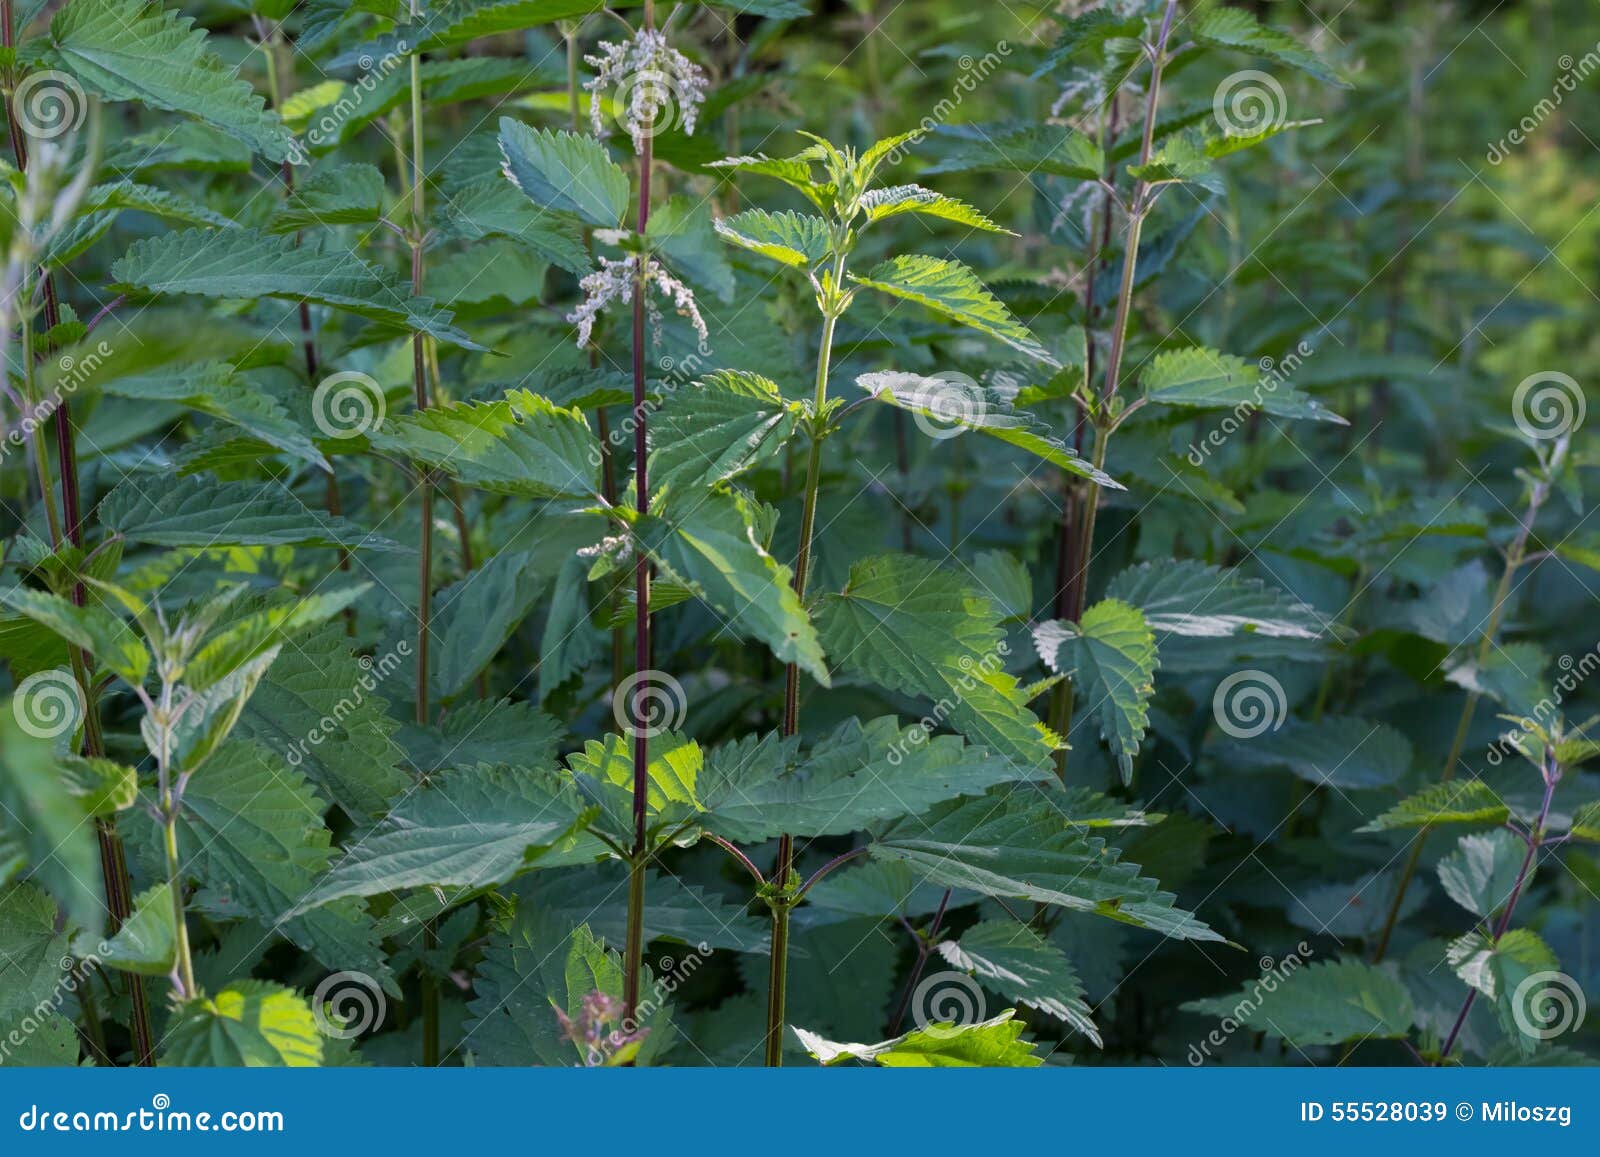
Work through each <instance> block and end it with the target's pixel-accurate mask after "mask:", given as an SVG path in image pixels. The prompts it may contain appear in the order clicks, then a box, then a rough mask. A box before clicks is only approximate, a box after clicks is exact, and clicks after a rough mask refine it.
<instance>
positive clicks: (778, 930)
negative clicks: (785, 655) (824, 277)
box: [766, 252, 846, 1068]
mask: <svg viewBox="0 0 1600 1157" xmlns="http://www.w3.org/2000/svg"><path fill="white" fill-rule="evenodd" d="M845 258H846V254H845V253H843V252H840V253H838V254H837V255H836V256H835V257H834V261H833V282H832V284H831V285H830V286H829V287H828V289H829V292H830V293H833V294H837V293H838V292H839V287H840V286H842V285H843V284H844V266H845ZM840 312H841V308H840V307H839V306H838V305H837V304H835V303H833V302H829V303H828V304H827V305H826V307H825V308H824V309H823V312H822V338H821V341H820V343H819V345H818V349H817V377H816V383H815V385H814V388H813V411H814V412H813V422H814V423H820V422H821V421H822V411H823V407H824V406H826V405H827V402H828V370H829V367H830V365H831V363H832V361H833V331H834V328H835V327H836V326H837V325H838V322H839V314H840ZM826 437H827V435H826V434H825V433H824V432H823V430H822V428H821V426H820V425H818V424H814V425H813V427H812V431H811V450H810V453H809V454H808V455H807V456H806V488H805V495H804V498H803V499H802V503H801V508H800V548H799V550H798V551H797V552H796V554H795V561H794V593H795V595H796V596H798V598H799V599H800V601H801V602H802V603H804V602H805V598H806V580H807V579H808V578H809V577H810V571H811V539H812V536H813V534H814V533H815V531H816V525H817V493H818V491H819V490H820V489H821V486H822V443H823V441H824V440H825V439H826ZM783 734H784V735H798V734H800V668H799V666H798V665H797V664H794V663H789V664H788V665H786V666H785V668H784V678H783ZM793 874H794V838H793V837H792V836H790V835H789V834H788V833H785V834H784V835H783V836H781V837H780V838H779V840H778V866H777V868H776V870H775V871H774V872H773V877H772V880H773V883H774V884H775V885H776V888H777V894H776V895H774V896H773V897H772V898H771V899H770V900H769V901H768V903H769V904H770V906H771V908H772V958H771V962H770V966H769V968H768V973H767V1042H766V1063H767V1065H768V1067H771V1068H778V1067H781V1066H782V1064H783V1029H784V1022H785V1018H786V1015H787V1009H786V1004H787V1000H788V980H789V911H790V909H791V907H792V906H793V901H792V900H791V899H790V897H789V893H788V889H789V885H790V877H791V876H792V875H793Z"/></svg>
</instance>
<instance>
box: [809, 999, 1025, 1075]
mask: <svg viewBox="0 0 1600 1157" xmlns="http://www.w3.org/2000/svg"><path fill="white" fill-rule="evenodd" d="M1014 1015H1015V1014H1014V1013H1013V1012H1012V1011H1011V1010H1010V1009H1007V1010H1006V1011H1005V1012H1003V1013H1001V1014H1000V1015H999V1016H997V1017H995V1018H994V1019H993V1020H986V1021H981V1022H980V1023H978V1024H966V1025H957V1024H940V1023H935V1024H930V1025H928V1026H927V1027H926V1028H919V1029H914V1030H913V1031H911V1032H908V1033H906V1034H904V1035H903V1036H897V1037H895V1038H894V1039H893V1040H886V1041H881V1042H879V1043H878V1044H871V1045H861V1044H839V1043H836V1042H834V1041H830V1040H825V1039H823V1038H822V1037H820V1036H818V1035H817V1034H816V1033H813V1032H808V1031H807V1030H805V1029H803V1028H798V1027H796V1028H795V1029H794V1034H795V1036H796V1037H797V1038H799V1041H800V1044H801V1046H802V1047H803V1048H804V1049H805V1050H806V1052H808V1053H810V1054H811V1055H812V1056H813V1057H815V1058H816V1059H817V1060H818V1062H820V1063H821V1064H823V1065H837V1064H841V1063H843V1062H845V1061H849V1060H858V1061H866V1062H869V1063H872V1064H877V1065H881V1066H883V1067H884V1068H887V1069H943V1068H1032V1067H1034V1066H1035V1065H1040V1064H1043V1063H1044V1062H1043V1060H1042V1059H1041V1058H1040V1057H1038V1056H1036V1055H1035V1054H1034V1046H1033V1045H1031V1044H1029V1043H1028V1042H1027V1041H1024V1040H1021V1039H1020V1037H1021V1035H1022V1030H1023V1029H1024V1028H1026V1027H1027V1026H1026V1025H1024V1024H1023V1023H1022V1022H1021V1021H1019V1020H1013V1019H1012V1017H1013V1016H1014Z"/></svg>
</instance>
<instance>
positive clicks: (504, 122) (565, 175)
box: [500, 117, 628, 229]
mask: <svg viewBox="0 0 1600 1157" xmlns="http://www.w3.org/2000/svg"><path fill="white" fill-rule="evenodd" d="M500 155H501V158H502V160H503V170H504V172H505V175H506V179H507V180H509V181H510V182H511V183H512V184H513V185H515V186H516V187H517V188H519V189H521V190H522V192H523V193H524V194H525V195H526V196H527V197H528V199H529V200H531V201H533V202H534V203H535V204H539V205H543V206H545V207H546V208H550V209H555V210H558V211H560V212H566V213H576V214H577V215H578V216H579V217H580V218H582V219H583V220H584V221H587V222H588V223H589V224H591V225H597V226H599V227H601V228H604V229H614V228H616V227H617V226H618V225H620V224H622V217H623V214H624V213H626V212H627V209H628V175H627V174H626V173H624V172H623V171H622V169H621V167H620V166H618V165H617V164H616V163H615V162H614V161H612V159H611V156H610V154H609V153H607V152H606V148H605V146H604V145H602V144H601V143H600V142H599V141H597V140H595V139H594V138H593V137H586V136H578V135H577V134H576V133H569V132H551V131H549V130H548V129H531V128H529V127H528V126H527V125H525V124H523V123H522V122H521V121H516V120H512V119H511V118H510V117H501V118H500Z"/></svg>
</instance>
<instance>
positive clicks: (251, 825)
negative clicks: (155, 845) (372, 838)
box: [152, 740, 394, 987]
mask: <svg viewBox="0 0 1600 1157" xmlns="http://www.w3.org/2000/svg"><path fill="white" fill-rule="evenodd" d="M324 810H326V808H325V805H324V804H323V803H322V801H321V800H319V799H318V798H317V797H316V796H315V795H314V794H313V793H312V791H311V787H310V785H309V784H308V783H307V782H306V780H305V777H304V776H302V775H301V774H300V773H299V771H297V770H296V769H294V768H292V767H290V766H289V765H288V764H287V763H285V762H283V761H282V760H281V759H278V758H276V757H274V756H273V755H272V753H271V752H270V751H268V749H266V748H264V747H262V746H260V744H258V743H256V742H254V741H249V740H234V741H232V742H230V743H227V744H225V745H223V747H222V748H221V749H219V750H218V751H217V753H216V754H215V755H213V756H212V757H211V759H210V760H209V761H207V763H206V765H205V766H204V767H203V768H202V769H201V770H200V771H199V772H198V773H197V774H196V775H195V776H194V778H193V779H191V780H190V781H189V784H188V787H187V788H186V790H185V792H184V797H183V808H182V811H181V813H180V815H179V818H178V852H179V863H180V864H181V866H182V869H183V872H184V875H185V876H186V877H189V878H192V879H195V880H197V881H199V883H200V885H201V886H200V889H199V891H198V892H196V893H195V895H194V897H193V898H192V899H191V900H190V902H189V907H190V911H191V912H200V913H204V914H206V915H209V916H212V917H214V918H217V919H236V918H238V917H241V916H244V917H249V918H251V919H254V920H255V921H257V922H258V923H259V924H261V925H262V926H264V927H265V928H266V929H267V930H269V931H273V932H277V933H279V934H281V935H283V936H285V937H287V938H288V939H289V940H291V941H293V942H294V943H295V944H297V945H299V947H300V948H302V949H304V950H305V951H306V952H309V953H310V954H311V955H312V956H314V957H315V958H316V959H317V960H319V961H320V962H321V963H322V964H323V965H324V966H325V967H327V968H330V969H340V968H355V969H359V970H361V971H363V972H365V973H367V974H368V975H369V976H372V977H374V978H376V979H378V980H379V981H380V982H381V983H383V984H385V986H386V987H388V986H392V985H393V983H394V982H393V979H392V977H391V976H390V972H389V968H388V965H387V964H386V963H385V961H384V957H383V951H382V949H381V947H380V946H379V944H378V942H377V933H376V931H375V929H374V928H373V925H372V920H371V918H370V917H369V916H368V915H367V914H366V912H365V910H364V909H363V908H362V907H361V906H360V905H359V904H356V903H354V902H344V903H340V904H335V905H331V906H329V907H326V908H321V909H318V910H316V911H311V912H305V913H299V912H291V908H292V907H294V906H295V905H297V904H299V903H300V901H301V900H302V899H303V898H304V897H305V896H306V895H307V893H309V892H310V891H311V888H312V885H313V883H314V881H315V880H316V879H317V877H318V876H319V875H320V874H321V873H322V872H323V870H324V869H325V868H326V867H327V865H328V863H329V861H330V860H331V859H332V858H333V856H334V854H335V853H334V849H333V846H332V839H333V837H332V835H331V833H330V832H329V831H328V828H327V826H326V825H325V824H324V822H323V819H322V813H323V812H324ZM155 839H159V837H152V842H154V840H155Z"/></svg>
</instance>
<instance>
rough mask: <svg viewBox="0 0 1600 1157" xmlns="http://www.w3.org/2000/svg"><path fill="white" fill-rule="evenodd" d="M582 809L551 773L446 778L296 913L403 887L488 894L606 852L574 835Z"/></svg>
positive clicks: (349, 858) (354, 853) (495, 771)
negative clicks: (537, 871)
mask: <svg viewBox="0 0 1600 1157" xmlns="http://www.w3.org/2000/svg"><path fill="white" fill-rule="evenodd" d="M583 810H584V809H583V805H582V802H581V801H580V800H579V799H578V796H577V794H576V793H575V792H574V791H573V789H572V786H571V784H570V783H564V782H563V781H562V779H561V777H560V776H558V775H556V774H555V773H554V772H551V771H534V770H530V769H528V768H520V767H519V768H510V767H501V768H493V767H488V766H481V767H476V768H464V769H461V770H459V771H450V772H446V773H445V774H443V775H441V776H439V777H438V779H437V780H436V781H435V783H434V784H433V785H432V786H431V787H427V788H421V789H418V790H416V791H414V792H411V793H410V794H409V795H407V796H405V797H404V798H402V799H401V800H400V802H399V803H398V804H396V805H395V807H394V809H393V810H392V811H391V812H390V813H389V814H388V816H387V817H386V818H385V819H384V821H383V822H382V823H381V824H379V825H378V826H377V827H376V828H375V829H374V830H373V831H372V832H371V833H370V834H368V835H366V836H365V837H363V838H362V839H361V840H360V841H358V842H357V843H356V844H354V845H353V846H352V847H350V848H348V849H347V850H346V851H345V852H344V853H343V854H342V855H339V856H338V857H337V858H336V859H334V860H333V863H332V864H331V866H330V867H329V869H328V871H327V874H326V875H324V876H323V877H322V878H321V880H319V881H318V882H317V884H316V886H315V887H314V888H313V889H311V890H309V894H308V895H305V896H304V897H303V898H296V899H297V902H296V905H295V908H294V911H295V912H307V911H311V910H315V909H317V908H318V907H320V906H321V905H325V904H328V903H330V902H333V901H335V900H339V899H340V898H342V897H346V896H377V895H381V894H382V893H385V892H396V891H400V890H402V889H405V888H424V887H456V888H462V889H467V890H475V889H479V888H488V887H493V886H495V885H498V884H504V883H507V882H509V881H510V880H512V879H514V878H515V877H516V876H517V875H518V874H519V873H521V872H525V871H527V870H528V869H530V868H533V867H536V866H552V865H554V864H555V863H557V862H560V863H581V862H583V861H584V860H585V859H592V858H594V857H595V855H596V854H597V853H598V852H599V850H600V847H599V845H598V844H597V843H596V842H595V841H594V840H593V839H591V838H589V837H586V836H583V835H581V834H579V832H578V831H577V829H578V827H579V826H580V820H581V818H582V816H583ZM546 858H548V860H549V863H547V864H541V860H544V859H546Z"/></svg>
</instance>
